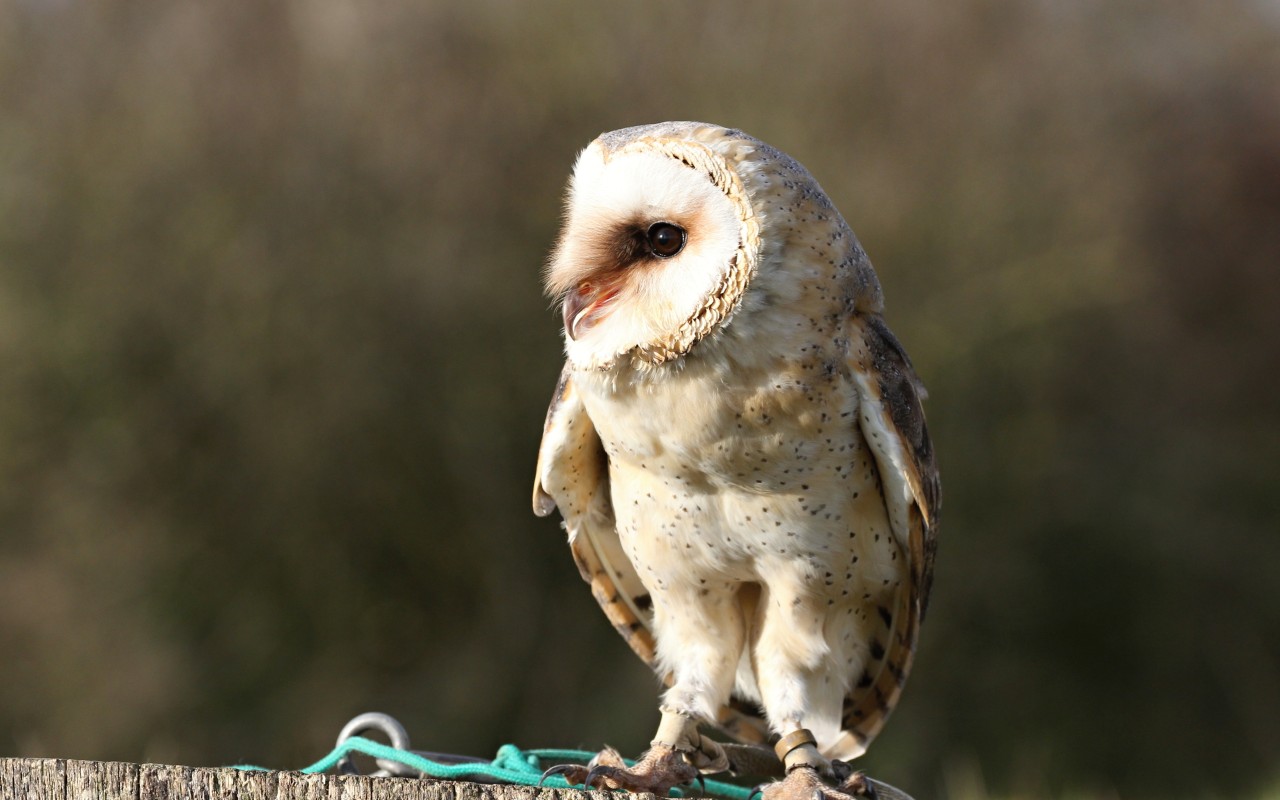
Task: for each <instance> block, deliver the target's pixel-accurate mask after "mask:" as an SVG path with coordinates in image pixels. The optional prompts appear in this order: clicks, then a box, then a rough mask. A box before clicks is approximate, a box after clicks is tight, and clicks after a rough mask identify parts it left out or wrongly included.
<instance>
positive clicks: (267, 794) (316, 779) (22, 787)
mask: <svg viewBox="0 0 1280 800" xmlns="http://www.w3.org/2000/svg"><path fill="white" fill-rule="evenodd" d="M609 796H610V795H609V793H606V792H598V791H593V792H583V791H579V790H576V789H551V788H542V789H539V788H535V787H532V786H508V785H501V784H488V783H464V782H460V781H439V780H431V779H417V778H372V777H369V776H366V775H304V774H302V773H300V772H248V771H245V770H238V769H231V768H229V767H177V766H170V765H167V764H125V763H121V762H116V761H73V760H69V759H62V758H0V798H2V799H3V800H10V798H12V799H13V800H27V798H31V799H32V800H90V798H93V799H94V800H96V799H97V798H103V800H276V799H277V798H278V799H279V800H293V799H294V798H297V799H298V800H321V798H323V799H324V800H605V799H606V798H608V797H609ZM628 797H631V798H636V800H642V799H643V800H654V796H653V795H651V794H637V795H629V796H628Z"/></svg>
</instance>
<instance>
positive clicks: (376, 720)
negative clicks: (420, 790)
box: [338, 711, 418, 778]
mask: <svg viewBox="0 0 1280 800" xmlns="http://www.w3.org/2000/svg"><path fill="white" fill-rule="evenodd" d="M365 731H377V732H379V733H381V734H382V735H383V736H386V737H387V739H388V740H390V743H391V746H392V747H394V748H396V749H397V750H408V749H409V732H408V731H406V730H405V729H404V726H403V725H401V724H400V721H399V720H398V719H396V718H395V717H393V716H391V715H390V714H383V713H382V712H380V711H369V712H367V713H364V714H361V715H360V716H358V717H355V718H354V719H352V720H351V721H350V722H348V723H347V724H346V725H344V726H343V728H342V733H339V734H338V744H339V745H342V744H343V743H344V742H346V741H347V740H348V739H350V738H351V737H353V736H356V735H358V734H361V733H364V732H365ZM375 761H376V762H377V764H378V771H377V772H375V773H373V775H374V776H375V777H379V778H385V777H389V776H396V777H401V778H412V777H416V776H417V775H418V770H416V769H414V768H413V767H410V766H408V765H407V764H401V763H400V762H398V761H391V760H388V759H385V758H379V759H375ZM338 771H339V772H340V773H343V774H346V775H358V774H359V773H360V770H359V769H357V768H356V766H355V762H354V761H352V759H351V756H350V754H348V755H344V756H343V757H342V759H341V760H339V761H338Z"/></svg>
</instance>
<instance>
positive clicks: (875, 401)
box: [833, 315, 942, 758]
mask: <svg viewBox="0 0 1280 800" xmlns="http://www.w3.org/2000/svg"><path fill="white" fill-rule="evenodd" d="M851 333H852V336H851V342H850V356H849V368H850V372H851V374H852V377H853V379H854V382H855V383H856V385H857V388H858V395H859V419H858V424H859V427H860V428H861V431H862V434H863V437H864V438H865V439H866V441H867V443H868V445H869V446H870V448H871V451H872V453H873V454H874V455H875V459H876V466H877V468H878V470H879V473H880V484H881V491H882V492H883V494H884V500H885V507H886V509H887V510H888V512H889V522H890V526H891V528H892V529H893V534H894V537H895V538H896V539H897V541H898V545H899V547H900V549H901V552H903V553H904V554H905V555H906V556H907V558H908V559H909V564H910V569H909V570H908V574H907V581H906V583H905V584H904V585H903V586H902V587H900V588H899V590H898V595H897V602H896V608H895V609H893V610H892V611H890V610H888V609H882V613H881V619H882V621H883V623H884V628H885V630H884V631H883V633H882V635H883V636H884V640H883V641H876V642H874V643H872V645H871V646H870V654H871V659H870V661H869V662H868V664H867V665H866V668H865V671H864V672H863V674H862V675H861V676H860V677H859V679H858V680H857V681H855V683H854V685H853V687H852V689H850V691H849V695H848V696H847V697H846V698H845V704H844V727H845V734H844V737H843V738H842V739H841V741H840V744H839V745H838V746H837V748H836V750H837V751H838V753H833V755H837V756H838V757H842V758H852V757H856V756H858V755H861V754H862V752H863V751H864V750H865V749H866V746H867V744H868V743H869V742H870V741H871V739H873V738H875V735H876V734H877V733H879V731H880V728H881V727H882V726H883V725H884V723H885V720H886V719H887V718H888V716H889V712H890V711H892V710H893V707H894V705H895V704H896V703H897V701H898V696H899V694H900V693H901V691H902V686H903V684H904V683H905V682H906V679H907V674H908V673H909V672H910V670H911V661H912V658H913V656H914V654H915V648H916V638H917V634H918V631H919V626H920V623H921V621H922V620H923V619H924V613H925V609H926V607H927V606H928V602H929V590H930V587H931V585H932V583H933V558H934V551H935V550H936V548H937V523H938V511H939V508H940V505H941V498H942V489H941V484H940V482H939V479H938V468H937V464H936V462H935V460H934V454H933V443H932V442H931V441H930V439H929V428H928V426H927V425H926V424H925V418H924V408H923V407H922V405H921V399H922V398H923V397H924V395H925V391H924V386H923V385H922V384H921V383H920V379H919V378H917V377H916V374H915V370H914V369H913V368H912V366H911V360H910V359H909V358H908V357H907V354H906V351H904V350H903V349H902V345H901V344H899V343H898V340H897V338H896V337H895V336H894V335H893V332H892V331H890V330H889V328H888V327H887V326H886V325H885V324H884V321H883V320H881V319H880V317H879V316H876V315H859V316H857V317H855V318H854V319H853V320H852V325H851Z"/></svg>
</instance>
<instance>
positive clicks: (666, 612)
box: [547, 584, 745, 795]
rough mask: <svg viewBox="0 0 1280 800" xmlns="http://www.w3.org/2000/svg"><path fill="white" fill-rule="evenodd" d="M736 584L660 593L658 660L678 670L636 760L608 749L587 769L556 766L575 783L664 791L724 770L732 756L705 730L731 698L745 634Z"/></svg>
mask: <svg viewBox="0 0 1280 800" xmlns="http://www.w3.org/2000/svg"><path fill="white" fill-rule="evenodd" d="M736 590H737V586H736V585H733V584H725V585H723V586H720V587H714V588H713V587H708V586H707V585H705V584H699V585H698V586H697V587H696V588H694V589H691V590H687V591H675V590H670V589H667V590H662V589H659V590H658V591H654V592H653V593H652V596H653V609H654V629H655V632H656V633H657V640H658V658H659V661H660V662H661V664H662V665H663V666H664V667H665V668H666V669H668V670H669V671H670V672H671V677H672V684H671V688H670V689H668V690H667V692H666V694H665V696H664V698H663V704H662V722H661V723H660V724H659V725H658V731H657V734H656V735H655V736H654V739H653V741H652V742H651V743H650V746H649V749H648V750H646V751H645V753H644V755H643V756H641V757H640V760H639V761H637V762H636V764H635V766H631V767H628V766H626V764H625V763H624V762H623V760H622V758H621V757H620V756H619V755H618V753H617V752H616V751H614V750H612V749H606V750H605V751H603V752H601V753H600V754H599V755H597V756H596V757H595V758H594V759H592V762H591V763H590V764H588V765H587V767H574V766H572V765H567V766H564V767H553V768H552V769H551V770H549V771H548V773H547V774H559V775H563V776H564V777H565V779H566V780H568V781H569V782H570V783H581V784H584V785H586V786H590V787H594V788H599V789H624V790H626V791H629V792H653V793H654V794H659V795H665V794H666V793H667V792H668V791H669V790H670V789H671V788H672V787H673V786H679V785H681V784H686V783H690V782H692V781H693V780H694V779H695V778H697V777H698V776H699V775H701V774H703V773H706V774H710V773H714V772H723V771H724V770H726V769H728V767H729V761H728V758H726V756H725V754H724V751H723V749H722V748H721V747H720V745H719V744H717V743H716V742H714V741H712V740H711V739H708V738H706V737H704V736H702V735H701V734H700V733H699V732H698V723H697V721H698V720H699V719H712V718H714V714H715V711H716V709H718V708H719V707H720V706H721V705H723V704H724V703H725V702H726V701H727V700H728V699H729V693H730V692H731V691H732V690H733V680H734V674H735V672H736V670H737V665H738V661H739V659H740V658H741V654H742V646H743V641H744V639H745V631H744V627H745V626H744V622H743V616H742V610H741V607H740V606H739V605H738V602H737V591H736Z"/></svg>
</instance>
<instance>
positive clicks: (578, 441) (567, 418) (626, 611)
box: [533, 365, 768, 742]
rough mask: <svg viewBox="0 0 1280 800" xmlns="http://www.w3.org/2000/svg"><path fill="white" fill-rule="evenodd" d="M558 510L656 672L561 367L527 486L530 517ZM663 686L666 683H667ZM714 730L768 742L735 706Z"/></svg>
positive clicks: (599, 459)
mask: <svg viewBox="0 0 1280 800" xmlns="http://www.w3.org/2000/svg"><path fill="white" fill-rule="evenodd" d="M557 508H559V509H560V515H561V516H562V517H563V518H564V526H565V529H566V530H568V532H569V547H570V549H571V550H572V552H573V560H574V561H575V562H576V563H577V565H578V570H579V572H581V573H582V579H583V580H585V581H586V582H587V583H588V584H590V586H591V594H592V595H593V596H594V597H595V598H596V602H597V603H599V604H600V608H601V609H603V610H604V614H605V617H607V618H608V620H609V622H610V623H612V624H613V627H614V628H615V629H616V630H617V631H618V633H620V634H621V635H622V638H623V639H624V640H626V642H627V644H628V645H630V646H631V649H632V650H634V651H635V653H636V655H638V656H640V658H641V660H643V661H644V662H645V663H646V664H648V665H649V666H650V667H655V668H656V663H655V662H656V656H655V642H654V637H653V614H652V611H651V601H650V599H649V594H648V592H647V591H645V588H644V585H643V584H641V583H640V577H639V575H637V574H636V570H635V567H633V566H632V564H631V561H630V560H629V559H628V558H627V557H626V554H625V553H624V552H623V550H622V543H621V542H620V541H619V540H618V533H617V529H616V527H615V524H614V518H613V506H612V504H611V502H610V490H609V462H608V458H607V456H606V455H605V452H604V446H603V445H602V444H601V442H600V437H599V435H597V433H596V429H595V426H594V425H593V424H592V422H591V418H590V417H588V416H587V412H586V409H585V408H583V406H582V399H581V397H579V395H578V393H577V390H576V389H575V387H574V385H573V377H572V374H571V372H570V370H569V367H568V365H565V368H564V370H563V371H562V372H561V373H560V381H559V383H558V384H557V385H556V391H555V395H554V396H553V397H552V398H551V407H550V408H548V409H547V421H546V424H545V426H544V427H543V433H542V446H541V448H539V450H538V467H537V475H536V476H535V478H534V483H533V510H534V513H535V514H537V515H538V516H547V515H548V514H550V513H551V512H552V511H554V510H556V509H557ZM663 680H664V683H668V684H669V683H670V678H669V676H664V679H663ZM716 723H717V725H718V727H720V728H721V729H722V730H723V731H724V732H725V733H727V734H728V735H730V736H732V737H733V738H735V739H737V740H738V741H742V742H763V741H765V739H766V738H767V737H768V726H767V725H766V724H765V722H764V720H763V719H762V718H761V716H760V714H759V711H758V710H755V709H753V708H750V707H748V706H747V705H745V704H741V703H738V702H736V701H735V702H734V703H732V704H731V705H729V706H725V707H724V708H722V709H721V710H720V712H719V714H718V715H717V719H716Z"/></svg>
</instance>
